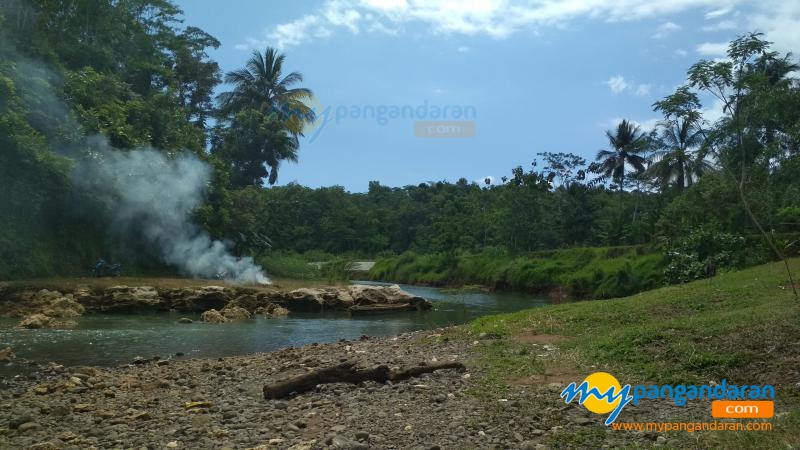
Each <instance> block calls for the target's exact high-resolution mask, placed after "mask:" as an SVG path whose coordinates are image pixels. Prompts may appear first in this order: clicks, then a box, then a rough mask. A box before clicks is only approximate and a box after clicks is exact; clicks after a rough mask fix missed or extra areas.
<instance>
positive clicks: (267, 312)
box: [254, 303, 289, 319]
mask: <svg viewBox="0 0 800 450" xmlns="http://www.w3.org/2000/svg"><path fill="white" fill-rule="evenodd" d="M254 314H255V315H257V316H264V317H266V318H268V319H276V318H283V317H286V316H288V315H289V310H288V309H286V308H284V307H283V306H279V305H276V304H274V303H270V304H269V305H267V306H259V307H258V308H256V310H255V312H254Z"/></svg>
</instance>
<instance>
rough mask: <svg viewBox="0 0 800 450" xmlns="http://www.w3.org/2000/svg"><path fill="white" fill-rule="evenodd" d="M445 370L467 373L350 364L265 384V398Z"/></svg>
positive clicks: (454, 364)
mask: <svg viewBox="0 0 800 450" xmlns="http://www.w3.org/2000/svg"><path fill="white" fill-rule="evenodd" d="M442 369H458V370H464V365H463V364H461V363H458V362H449V363H436V364H429V365H420V366H416V367H411V368H408V369H405V370H398V371H395V372H392V371H391V370H389V367H388V366H384V365H381V366H376V367H373V368H371V369H358V368H356V366H355V363H352V362H347V363H343V364H339V365H337V366H333V367H327V368H324V369H320V370H316V371H314V372H311V373H307V374H304V375H298V376H296V377H293V378H289V379H288V380H284V381H279V382H277V383H273V384H269V385H266V386H264V398H265V399H266V400H274V399H279V398H285V397H289V396H291V395H295V394H302V393H304V392H308V391H310V390H312V389H314V388H315V387H317V385H320V384H329V383H352V384H358V383H363V382H364V381H375V382H378V383H386V382H387V381H402V380H407V379H409V378H414V377H418V376H420V375H422V374H424V373H431V372H434V371H436V370H442Z"/></svg>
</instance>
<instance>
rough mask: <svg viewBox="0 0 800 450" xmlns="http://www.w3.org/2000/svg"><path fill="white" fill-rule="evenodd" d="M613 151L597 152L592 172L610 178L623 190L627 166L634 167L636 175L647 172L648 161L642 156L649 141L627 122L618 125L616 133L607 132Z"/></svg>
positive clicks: (639, 130)
mask: <svg viewBox="0 0 800 450" xmlns="http://www.w3.org/2000/svg"><path fill="white" fill-rule="evenodd" d="M606 137H608V143H609V145H610V146H611V150H600V151H598V152H597V157H596V158H595V162H594V163H593V164H592V165H591V166H590V170H592V171H593V172H595V173H599V174H600V176H601V178H603V179H608V178H610V179H611V180H612V181H613V182H614V183H616V184H617V185H619V187H620V189H622V188H623V187H624V185H625V178H626V172H627V170H626V165H629V166H631V167H633V169H634V170H635V172H636V173H641V172H643V171H644V170H645V165H646V164H647V159H645V157H644V156H642V154H643V153H644V152H645V151H647V148H648V146H649V139H648V137H647V135H646V134H644V133H642V131H641V129H640V128H639V127H638V126H636V125H634V124H633V123H631V122H628V121H627V120H623V121H622V122H620V123H619V125H617V130H616V132H614V133H612V132H611V131H606Z"/></svg>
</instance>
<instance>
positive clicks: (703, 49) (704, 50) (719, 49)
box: [697, 42, 728, 56]
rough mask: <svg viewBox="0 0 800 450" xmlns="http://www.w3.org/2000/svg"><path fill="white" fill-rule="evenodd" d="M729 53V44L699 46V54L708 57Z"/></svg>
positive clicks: (713, 43)
mask: <svg viewBox="0 0 800 450" xmlns="http://www.w3.org/2000/svg"><path fill="white" fill-rule="evenodd" d="M727 52H728V43H727V42H703V43H702V44H698V45H697V53H700V54H701V55H706V56H722V55H726V54H727Z"/></svg>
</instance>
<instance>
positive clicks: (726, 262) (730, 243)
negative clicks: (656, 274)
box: [664, 226, 746, 283]
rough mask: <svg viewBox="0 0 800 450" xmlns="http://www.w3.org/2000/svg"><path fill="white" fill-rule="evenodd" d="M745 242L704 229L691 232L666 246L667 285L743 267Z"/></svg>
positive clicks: (725, 234)
mask: <svg viewBox="0 0 800 450" xmlns="http://www.w3.org/2000/svg"><path fill="white" fill-rule="evenodd" d="M744 244H745V239H744V237H742V236H736V235H733V234H730V233H724V232H721V231H719V230H718V229H715V228H713V227H709V226H705V227H701V228H696V229H693V230H691V231H690V232H689V233H688V234H687V235H686V236H683V237H681V238H679V239H677V240H676V241H674V242H671V243H670V244H669V245H668V246H667V267H666V269H664V277H665V279H666V280H667V282H668V283H686V282H689V281H692V280H697V279H700V278H706V277H709V276H714V275H715V274H716V273H717V271H722V270H726V269H731V268H734V267H741V266H742V265H743V258H744V251H745V249H746V247H745V245H744Z"/></svg>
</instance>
